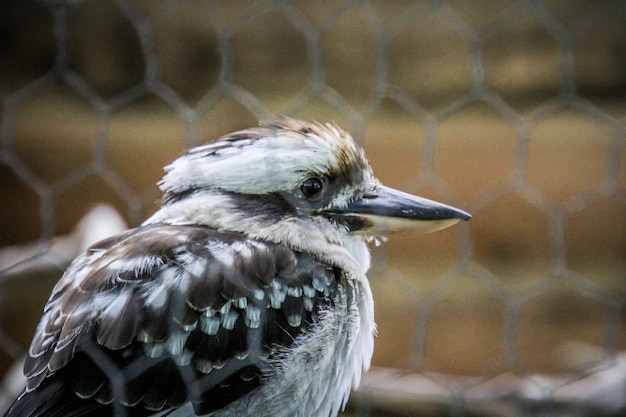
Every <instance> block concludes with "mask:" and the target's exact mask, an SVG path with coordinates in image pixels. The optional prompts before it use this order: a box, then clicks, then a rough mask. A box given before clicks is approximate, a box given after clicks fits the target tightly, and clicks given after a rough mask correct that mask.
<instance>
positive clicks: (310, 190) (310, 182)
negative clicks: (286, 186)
mask: <svg viewBox="0 0 626 417" xmlns="http://www.w3.org/2000/svg"><path fill="white" fill-rule="evenodd" d="M323 188H324V183H323V182H322V180H321V179H319V178H316V177H311V178H307V179H305V180H304V181H302V182H301V183H300V191H301V192H302V194H303V195H304V196H305V197H306V198H308V199H312V198H315V197H318V196H319V195H320V194H321V193H322V189H323Z"/></svg>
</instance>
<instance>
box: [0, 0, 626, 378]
mask: <svg viewBox="0 0 626 417" xmlns="http://www.w3.org/2000/svg"><path fill="white" fill-rule="evenodd" d="M625 94H626V2H624V1H583V0H575V1H560V0H554V1H548V0H546V1H530V2H525V1H521V2H517V1H495V0H493V1H492V0H481V1H475V2H465V1H461V0H450V1H423V2H408V1H317V2H309V1H288V2H287V1H284V2H283V1H275V2H272V1H244V0H241V1H228V2H226V1H224V2H204V1H195V0H192V1H158V0H142V1H140V0H137V1H131V0H125V1H105V0H101V1H100V0H99V1H95V0H92V1H71V2H65V1H43V0H42V1H38V2H34V1H27V0H7V1H5V2H3V11H2V13H1V14H0V98H1V99H2V107H1V108H0V118H1V119H0V120H1V130H0V146H1V147H0V248H2V247H7V246H10V245H16V244H23V243H26V242H32V241H37V240H41V239H43V240H44V241H47V239H50V238H52V237H53V236H57V235H62V234H66V233H69V232H70V231H71V230H72V228H73V227H74V225H75V224H76V223H77V221H78V220H79V219H80V218H81V217H82V216H83V215H84V214H85V213H86V212H87V211H88V210H89V208H90V207H92V206H93V205H94V204H96V203H100V202H107V203H109V204H112V205H114V206H115V207H116V208H117V209H118V210H119V211H120V213H121V214H122V215H123V216H124V217H125V219H126V220H127V222H128V223H129V224H130V225H137V224H139V223H140V222H141V220H142V219H143V218H145V216H147V215H149V214H150V213H151V212H153V211H154V210H155V208H156V207H157V206H158V199H159V195H158V192H157V189H156V185H155V184H156V182H157V181H158V179H159V178H160V176H161V174H162V168H163V166H164V165H165V164H167V163H168V162H169V161H171V160H172V159H173V158H175V157H176V156H178V155H179V154H180V153H181V152H182V151H183V150H184V149H185V148H186V147H189V146H192V145H194V144H199V143H203V142H206V141H210V140H212V139H214V138H216V137H217V136H219V135H221V134H224V133H227V132H230V131H232V130H234V129H238V128H243V127H248V126H251V125H255V124H257V123H258V120H259V119H261V118H265V117H269V116H271V114H274V113H280V114H288V115H292V116H296V117H302V118H307V119H315V120H318V121H325V120H334V121H336V122H338V123H339V124H340V125H342V126H343V127H345V128H346V129H349V130H351V131H352V132H353V134H354V136H355V138H357V140H358V141H359V142H360V143H361V144H362V145H363V146H364V147H365V149H366V152H367V154H368V156H369V158H370V160H371V162H372V164H373V166H374V169H375V171H376V172H377V174H378V176H379V178H380V179H381V180H382V181H383V182H385V183H387V184H388V185H391V186H394V187H397V188H401V189H403V190H406V191H408V192H413V193H418V194H421V195H424V196H426V197H429V198H434V199H439V200H442V201H445V202H447V203H450V204H453V205H457V206H459V207H463V208H464V209H466V210H468V211H470V212H471V213H472V214H473V216H474V218H473V219H472V220H471V222H470V223H469V224H464V225H460V226H459V227H457V228H453V229H450V230H446V231H443V232H440V233H438V234H434V235H429V236H423V237H415V236H403V237H394V238H392V239H391V240H389V242H388V243H387V244H386V245H383V246H382V247H381V248H377V249H376V250H375V251H374V260H375V266H374V267H373V270H372V271H371V274H370V277H371V281H372V286H373V291H374V294H375V299H376V302H377V322H378V325H379V337H378V339H377V346H376V353H375V357H374V364H375V365H376V366H381V367H392V368H401V369H405V370H409V371H419V372H424V371H434V372H438V373H442V374H449V375H472V376H481V377H485V378H488V377H490V376H492V375H498V374H499V373H500V372H504V371H512V372H514V373H516V374H518V375H527V374H531V373H544V374H562V373H564V372H567V373H571V372H574V371H575V370H577V369H578V368H576V369H573V368H572V364H571V361H564V360H562V358H561V357H560V355H561V353H560V352H562V348H563V346H566V345H567V343H568V342H584V343H587V344H590V345H593V346H597V347H599V348H600V349H598V351H597V352H598V353H597V356H596V357H595V358H592V359H591V363H594V362H598V361H601V360H603V359H605V358H606V357H607V356H609V357H610V356H611V355H614V354H615V353H616V352H619V351H623V350H626V331H625V328H624V326H626V311H625V308H624V303H625V300H626V151H625V148H626V145H625V140H626V139H625V137H626V95H625ZM4 267H6V265H5V266H4ZM60 269H61V268H59V269H55V270H51V271H46V272H45V273H41V272H40V273H36V274H32V273H31V274H26V275H20V276H16V275H15V274H10V273H8V272H7V271H5V272H4V275H2V273H1V272H0V330H1V332H2V334H1V335H0V336H1V338H2V339H3V342H1V343H0V347H1V349H0V372H1V371H3V370H4V369H6V368H7V367H8V366H9V365H10V364H11V363H12V362H13V360H14V359H15V356H17V355H18V354H19V352H20V349H21V348H25V347H26V346H27V345H28V343H29V340H30V338H31V336H32V332H33V330H34V326H35V325H36V321H37V319H38V318H39V316H40V312H41V309H42V306H43V303H44V302H45V300H46V298H47V295H48V293H49V291H50V288H51V286H52V285H53V283H54V282H55V280H56V279H57V278H58V276H59V274H60Z"/></svg>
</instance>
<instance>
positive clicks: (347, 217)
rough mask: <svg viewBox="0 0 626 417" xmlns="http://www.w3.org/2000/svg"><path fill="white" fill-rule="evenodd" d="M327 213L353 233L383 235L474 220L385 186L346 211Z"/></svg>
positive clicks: (422, 231) (437, 228) (350, 205)
mask: <svg viewBox="0 0 626 417" xmlns="http://www.w3.org/2000/svg"><path fill="white" fill-rule="evenodd" d="M325 211H326V212H327V213H330V214H332V215H335V216H338V217H340V218H341V219H343V220H344V222H345V223H346V224H347V225H348V227H349V228H350V230H351V231H352V232H354V233H362V234H383V235H385V234H392V233H400V232H418V233H430V232H434V231H437V230H441V229H444V228H446V227H448V226H452V225H453V224H456V223H458V222H459V221H460V220H469V219H470V218H471V217H472V216H471V215H470V214H469V213H466V212H465V211H463V210H459V209H457V208H454V207H451V206H448V205H445V204H442V203H438V202H436V201H432V200H428V199H426V198H422V197H417V196H414V195H411V194H407V193H404V192H402V191H398V190H394V189H393V188H389V187H385V186H379V187H377V188H376V189H375V190H374V191H373V192H371V193H369V194H366V195H365V196H363V197H362V198H360V199H358V200H354V201H352V202H350V203H349V204H348V205H347V206H346V207H342V208H331V209H327V210H325Z"/></svg>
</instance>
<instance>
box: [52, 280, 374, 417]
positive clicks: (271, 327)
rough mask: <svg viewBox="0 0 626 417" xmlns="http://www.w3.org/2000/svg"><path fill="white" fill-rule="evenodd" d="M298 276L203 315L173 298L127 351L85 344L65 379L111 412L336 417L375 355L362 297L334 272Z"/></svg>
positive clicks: (81, 344) (93, 341) (88, 340)
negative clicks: (161, 316) (369, 349)
mask: <svg viewBox="0 0 626 417" xmlns="http://www.w3.org/2000/svg"><path fill="white" fill-rule="evenodd" d="M299 279H300V281H301V282H300V285H296V286H286V285H284V284H281V283H279V281H277V280H274V281H272V282H270V284H269V285H267V286H265V287H264V288H261V289H257V290H255V291H252V292H250V293H249V294H248V295H247V296H244V297H240V298H236V299H232V300H225V301H224V303H223V304H222V303H220V304H221V305H220V306H219V308H214V309H209V310H206V311H204V312H202V313H198V312H197V311H195V310H194V309H189V308H187V307H188V306H187V304H184V305H183V304H181V306H180V307H179V308H177V307H176V303H175V302H173V301H172V300H170V305H169V309H170V310H171V312H172V313H173V314H169V315H168V316H169V317H170V319H168V320H161V321H160V322H158V321H153V320H150V321H148V322H146V323H144V324H139V326H140V327H145V326H147V327H145V328H144V329H143V330H142V331H139V332H137V333H138V335H137V338H136V340H135V341H134V342H133V343H131V344H130V345H129V346H128V347H126V348H123V349H119V350H109V349H105V350H103V349H102V346H101V344H100V342H99V341H98V340H97V339H96V338H94V337H93V334H92V336H91V337H83V340H81V341H80V342H79V346H78V347H77V351H76V354H75V358H74V360H73V361H72V363H71V364H70V366H68V367H67V369H65V370H63V372H66V373H67V374H68V377H69V379H70V380H71V381H72V385H73V391H74V393H76V394H78V396H79V397H81V398H88V399H91V400H92V401H95V402H96V403H98V405H99V406H100V407H102V406H104V407H105V408H108V409H109V411H111V413H112V414H110V415H116V414H115V412H116V411H115V410H118V409H119V410H122V411H123V414H121V415H125V416H147V415H157V416H159V415H163V416H165V415H169V416H172V417H174V416H177V417H182V416H193V415H210V416H216V417H217V416H219V417H225V416H272V417H281V416H284V417H295V416H301V417H318V416H319V417H326V416H334V415H336V413H337V412H338V411H339V410H340V408H341V407H342V406H343V404H344V402H345V400H346V399H347V395H348V393H349V390H350V387H351V385H352V382H353V379H354V377H355V374H358V375H360V373H361V371H362V368H363V367H364V366H367V365H368V364H369V357H370V356H371V352H370V354H369V356H368V355H367V353H365V355H363V350H365V351H367V347H363V346H361V345H370V344H371V337H372V336H371V331H369V333H370V334H364V333H365V332H367V330H366V329H364V328H363V327H364V326H363V325H362V321H363V320H364V319H365V318H364V313H363V312H362V311H361V310H362V309H363V305H362V304H363V297H364V295H363V294H362V293H361V291H360V287H359V286H358V285H355V284H354V283H353V282H350V281H348V280H347V279H346V278H345V276H344V275H343V273H342V272H341V271H339V270H337V269H335V270H332V269H327V270H325V271H321V270H318V271H314V273H313V274H309V275H307V276H301V277H300V278H299ZM365 298H367V297H365ZM366 301H367V300H366ZM177 310H178V311H177ZM363 356H365V357H363ZM364 362H366V363H364ZM172 410H175V411H173V412H172ZM100 411H104V410H102V409H100ZM170 412H172V414H169V413H170ZM98 415H100V414H98ZM103 415H108V411H107V412H105V414H103Z"/></svg>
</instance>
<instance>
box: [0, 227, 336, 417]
mask: <svg viewBox="0 0 626 417" xmlns="http://www.w3.org/2000/svg"><path fill="white" fill-rule="evenodd" d="M339 276H340V271H338V270H336V268H333V267H332V266H329V265H326V264H324V263H322V262H320V261H319V260H317V259H315V258H313V257H312V256H311V255H308V254H305V253H302V252H298V251H294V250H292V249H290V248H288V247H286V246H284V245H280V244H272V243H266V242H260V241H255V240H250V239H247V238H245V237H244V236H243V235H241V234H236V233H224V232H218V231H215V230H213V229H209V228H206V227H201V226H172V225H163V224H157V225H149V226H144V227H140V228H138V229H134V230H131V231H128V232H126V233H124V234H122V235H119V236H116V237H114V238H110V239H107V240H105V241H102V242H100V243H98V244H96V245H94V246H93V247H91V248H90V249H89V250H88V251H87V253H85V254H84V255H82V256H81V257H79V258H77V259H76V260H75V261H74V262H73V264H72V265H71V266H70V267H69V268H68V270H67V272H66V273H65V275H64V276H63V278H62V279H61V280H60V281H59V282H58V284H57V285H56V286H55V288H54V290H53V292H52V295H51V297H50V299H49V301H48V303H47V304H46V307H45V311H44V316H43V318H42V320H41V322H40V324H39V326H38V328H37V331H36V335H35V337H34V339H33V342H32V345H31V347H30V350H29V355H28V358H27V360H26V364H25V373H26V376H27V377H28V386H27V388H26V390H25V392H24V393H23V394H22V395H21V396H20V398H18V400H17V401H16V403H15V404H14V405H13V407H12V410H13V411H12V412H13V414H11V412H10V413H9V414H8V415H9V416H31V415H32V416H35V415H37V416H53V415H63V414H58V412H59V409H60V408H61V405H62V404H67V403H68V401H71V403H72V407H67V406H66V407H65V409H66V410H67V409H71V411H72V414H71V415H76V416H78V415H90V416H92V415H112V414H111V413H113V410H114V409H116V407H124V409H125V413H126V414H125V415H128V416H139V415H150V414H151V413H153V412H156V411H161V410H167V409H169V408H176V407H179V406H181V405H182V404H184V403H185V402H187V401H190V402H191V403H192V404H193V406H194V409H195V411H196V413H198V414H203V413H208V412H211V411H213V410H216V409H219V408H221V407H223V406H224V405H226V404H228V403H230V402H232V401H235V400H237V399H238V398H240V397H242V396H244V395H246V394H247V393H249V392H250V391H252V390H254V389H255V388H257V387H259V386H260V385H261V384H263V381H264V380H265V378H269V377H271V375H272V373H273V369H272V358H273V357H275V356H276V355H280V354H284V352H285V349H287V348H288V347H289V346H291V345H292V344H293V343H294V340H296V339H297V338H298V336H299V335H300V334H302V333H303V332H306V330H307V329H308V328H309V326H311V325H312V324H313V323H314V322H315V321H316V320H318V318H319V316H320V314H319V313H320V311H321V310H323V309H324V307H325V305H327V303H330V302H331V301H330V300H331V299H332V293H333V292H334V291H335V288H336V284H337V280H338V279H339ZM44 395H45V396H46V397H45V398H44V397H43V396H44ZM77 404H78V406H77ZM55 409H56V411H55ZM94 410H98V411H97V412H94Z"/></svg>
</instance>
